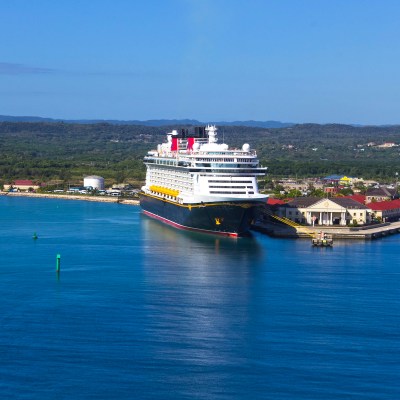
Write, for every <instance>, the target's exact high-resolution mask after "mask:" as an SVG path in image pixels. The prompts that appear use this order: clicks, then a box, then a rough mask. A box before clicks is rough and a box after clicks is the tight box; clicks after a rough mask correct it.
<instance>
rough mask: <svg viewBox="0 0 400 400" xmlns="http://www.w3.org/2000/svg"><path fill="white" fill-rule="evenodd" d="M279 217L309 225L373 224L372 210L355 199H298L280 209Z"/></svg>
mask: <svg viewBox="0 0 400 400" xmlns="http://www.w3.org/2000/svg"><path fill="white" fill-rule="evenodd" d="M278 215H279V216H281V217H285V218H288V219H290V220H292V221H294V222H297V223H301V224H307V225H314V226H316V225H324V226H332V225H338V226H346V225H349V224H354V223H356V224H357V225H364V224H368V223H370V222H371V210H370V209H369V208H368V207H367V206H365V205H364V204H361V203H359V202H357V201H355V200H353V199H349V198H341V197H334V198H329V199H325V198H324V199H321V198H316V197H298V198H296V199H293V200H292V201H289V202H288V203H286V204H285V205H282V206H280V207H279V208H278Z"/></svg>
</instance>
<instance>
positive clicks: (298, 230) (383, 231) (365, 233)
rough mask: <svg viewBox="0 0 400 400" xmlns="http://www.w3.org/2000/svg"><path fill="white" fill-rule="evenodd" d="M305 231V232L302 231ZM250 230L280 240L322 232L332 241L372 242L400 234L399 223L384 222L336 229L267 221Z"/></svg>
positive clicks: (333, 227)
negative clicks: (330, 237)
mask: <svg viewBox="0 0 400 400" xmlns="http://www.w3.org/2000/svg"><path fill="white" fill-rule="evenodd" d="M305 228H306V229H307V232H305V231H304V229H305ZM252 230H254V231H257V232H262V233H265V234H267V235H269V236H272V237H280V238H294V239H295V238H307V239H310V233H314V234H317V233H318V232H320V231H323V232H325V233H327V234H329V235H332V239H334V240H335V239H356V240H373V239H379V238H383V237H385V236H389V235H394V234H397V233H400V221H397V222H386V223H382V224H376V225H367V226H360V227H336V226H317V227H312V226H304V227H293V226H289V225H285V224H282V223H278V222H273V221H269V222H267V223H256V224H254V225H252Z"/></svg>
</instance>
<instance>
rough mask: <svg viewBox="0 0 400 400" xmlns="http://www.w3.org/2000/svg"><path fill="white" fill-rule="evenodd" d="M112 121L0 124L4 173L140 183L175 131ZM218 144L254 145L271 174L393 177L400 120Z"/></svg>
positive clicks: (228, 136)
mask: <svg viewBox="0 0 400 400" xmlns="http://www.w3.org/2000/svg"><path fill="white" fill-rule="evenodd" d="M182 127H185V128H189V129H192V127H189V126H174V127H148V126H137V125H111V124H106V123H102V124H66V123H61V122H60V123H42V122H41V123H22V122H16V123H12V122H2V123H0V155H1V157H0V179H1V180H2V181H3V182H5V181H11V180H14V179H35V180H39V181H48V180H64V181H71V180H81V179H82V177H83V176H85V175H90V174H96V175H101V176H104V177H105V178H106V179H108V180H110V181H118V182H121V181H123V180H135V181H141V180H143V179H144V175H145V169H144V166H143V162H142V159H143V156H144V155H145V154H146V152H147V151H148V150H150V149H154V148H155V146H156V145H157V144H158V143H161V142H163V141H165V133H166V132H167V131H169V130H171V129H180V128H182ZM218 136H219V142H222V141H225V142H226V143H228V144H229V145H230V147H241V146H242V144H243V143H249V144H250V145H251V147H252V148H255V149H257V152H258V155H259V158H260V159H261V162H262V164H263V165H265V166H268V167H269V174H270V175H271V176H273V177H282V176H298V177H306V176H315V177H318V176H324V175H328V174H333V173H337V174H346V175H350V176H359V177H363V178H376V179H391V178H393V177H394V176H395V173H396V172H398V170H399V169H400V168H399V167H400V166H399V153H400V151H399V149H400V147H391V148H378V147H376V146H371V145H368V144H370V143H371V142H374V143H375V144H376V145H379V144H382V143H385V142H394V143H396V144H398V143H400V127H399V126H387V127H384V126H380V127H376V126H367V127H354V126H349V125H338V124H331V125H317V124H302V125H295V126H293V127H289V128H279V129H265V128H253V127H235V126H225V127H219V131H218Z"/></svg>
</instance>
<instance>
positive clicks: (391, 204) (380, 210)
mask: <svg viewBox="0 0 400 400" xmlns="http://www.w3.org/2000/svg"><path fill="white" fill-rule="evenodd" d="M368 207H369V208H370V209H371V210H372V212H373V216H374V217H375V218H381V219H382V221H398V220H399V219H400V200H399V199H397V200H391V201H377V202H372V203H368Z"/></svg>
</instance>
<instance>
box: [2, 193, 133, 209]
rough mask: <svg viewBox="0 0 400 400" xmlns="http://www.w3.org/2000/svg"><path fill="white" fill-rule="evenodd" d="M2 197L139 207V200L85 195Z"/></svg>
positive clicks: (34, 194)
mask: <svg viewBox="0 0 400 400" xmlns="http://www.w3.org/2000/svg"><path fill="white" fill-rule="evenodd" d="M0 196H11V197H36V198H42V199H62V200H81V201H95V202H98V203H118V204H127V205H134V206H138V205H139V200H133V199H123V198H120V197H109V196H85V195H73V194H72V195H68V194H50V193H26V192H0Z"/></svg>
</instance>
